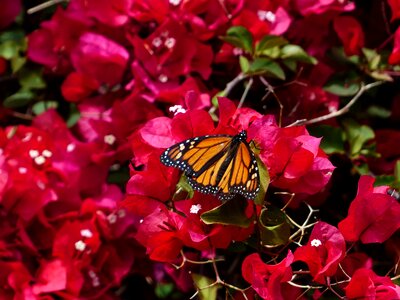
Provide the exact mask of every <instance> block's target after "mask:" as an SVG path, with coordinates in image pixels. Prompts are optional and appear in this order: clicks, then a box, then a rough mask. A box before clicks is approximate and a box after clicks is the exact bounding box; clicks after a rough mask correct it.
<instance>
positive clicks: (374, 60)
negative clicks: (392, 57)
mask: <svg viewBox="0 0 400 300" xmlns="http://www.w3.org/2000/svg"><path fill="white" fill-rule="evenodd" d="M362 52H363V54H364V56H365V58H366V59H367V61H368V67H369V69H370V70H376V69H377V68H378V66H379V63H380V62H381V56H380V55H379V54H378V52H376V51H375V50H373V49H367V48H363V49H362Z"/></svg>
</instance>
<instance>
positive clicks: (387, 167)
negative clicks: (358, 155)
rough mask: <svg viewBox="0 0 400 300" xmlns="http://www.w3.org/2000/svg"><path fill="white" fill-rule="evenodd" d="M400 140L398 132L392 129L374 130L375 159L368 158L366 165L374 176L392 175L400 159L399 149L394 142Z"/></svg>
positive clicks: (399, 132)
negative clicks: (377, 154) (377, 155)
mask: <svg viewBox="0 0 400 300" xmlns="http://www.w3.org/2000/svg"><path fill="white" fill-rule="evenodd" d="M399 139H400V131H399V130H393V129H378V130H375V141H376V152H377V153H379V154H380V157H377V158H375V157H374V158H372V157H371V158H368V165H369V167H370V169H371V171H372V172H373V173H374V174H379V175H383V174H392V173H393V172H394V167H395V165H396V162H397V161H398V160H399V159H400V147H397V144H396V141H397V140H399Z"/></svg>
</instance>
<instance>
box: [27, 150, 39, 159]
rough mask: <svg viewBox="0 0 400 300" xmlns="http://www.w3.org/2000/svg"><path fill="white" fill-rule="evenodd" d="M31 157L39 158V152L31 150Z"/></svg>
mask: <svg viewBox="0 0 400 300" xmlns="http://www.w3.org/2000/svg"><path fill="white" fill-rule="evenodd" d="M29 156H30V157H31V158H35V157H38V156H39V151H37V150H34V149H32V150H29Z"/></svg>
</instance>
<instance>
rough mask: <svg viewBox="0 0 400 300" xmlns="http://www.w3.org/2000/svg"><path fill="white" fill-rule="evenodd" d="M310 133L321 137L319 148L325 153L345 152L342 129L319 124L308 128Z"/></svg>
mask: <svg viewBox="0 0 400 300" xmlns="http://www.w3.org/2000/svg"><path fill="white" fill-rule="evenodd" d="M309 131H310V134H311V135H312V136H315V137H322V140H321V145H320V146H321V148H322V150H324V152H325V153H327V154H333V153H341V154H343V153H345V148H344V132H343V129H341V128H338V127H332V126H329V125H320V126H314V127H310V128H309Z"/></svg>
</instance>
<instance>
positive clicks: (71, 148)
mask: <svg viewBox="0 0 400 300" xmlns="http://www.w3.org/2000/svg"><path fill="white" fill-rule="evenodd" d="M75 147H76V146H75V144H72V143H71V144H68V146H67V152H72V151H74V150H75Z"/></svg>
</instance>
